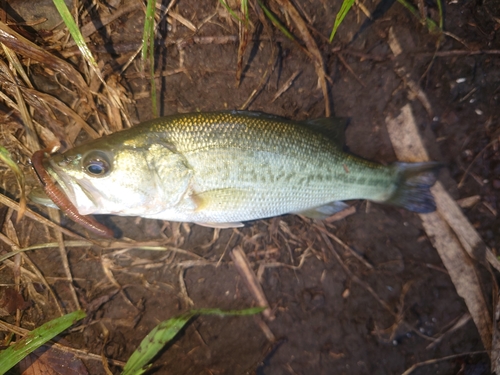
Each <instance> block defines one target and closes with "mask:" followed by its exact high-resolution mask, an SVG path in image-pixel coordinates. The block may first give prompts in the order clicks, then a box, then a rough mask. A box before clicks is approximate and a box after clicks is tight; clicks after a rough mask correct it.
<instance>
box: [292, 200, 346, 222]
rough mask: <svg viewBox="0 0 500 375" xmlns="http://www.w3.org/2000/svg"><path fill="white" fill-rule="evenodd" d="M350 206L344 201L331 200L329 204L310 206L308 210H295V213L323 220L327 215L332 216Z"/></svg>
mask: <svg viewBox="0 0 500 375" xmlns="http://www.w3.org/2000/svg"><path fill="white" fill-rule="evenodd" d="M348 207H349V205H347V204H345V203H344V202H340V201H334V202H330V203H328V204H325V205H323V206H319V207H313V208H310V209H308V210H304V211H299V212H293V213H294V214H297V215H302V216H305V217H308V218H310V219H319V220H323V219H326V218H327V217H330V216H332V215H333V214H335V213H337V212H340V211H342V210H345V209H346V208H348Z"/></svg>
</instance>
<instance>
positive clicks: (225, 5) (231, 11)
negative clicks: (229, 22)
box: [219, 0, 243, 22]
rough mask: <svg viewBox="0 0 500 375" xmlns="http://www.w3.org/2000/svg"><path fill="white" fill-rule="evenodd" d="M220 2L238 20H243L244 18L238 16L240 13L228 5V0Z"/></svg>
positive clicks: (220, 0)
mask: <svg viewBox="0 0 500 375" xmlns="http://www.w3.org/2000/svg"><path fill="white" fill-rule="evenodd" d="M219 3H221V4H222V6H223V7H224V8H226V10H227V12H228V13H229V14H230V15H231V16H232V17H233V18H234V19H235V20H236V21H238V22H243V20H242V19H241V18H240V17H238V15H237V14H236V13H234V11H233V10H232V9H231V8H230V7H229V5H227V3H226V1H225V0H219Z"/></svg>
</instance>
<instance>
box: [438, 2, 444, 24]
mask: <svg viewBox="0 0 500 375" xmlns="http://www.w3.org/2000/svg"><path fill="white" fill-rule="evenodd" d="M436 2H437V7H438V12H439V28H440V29H441V30H443V26H444V14H443V3H442V2H441V0H437V1H436Z"/></svg>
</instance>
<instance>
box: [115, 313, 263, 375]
mask: <svg viewBox="0 0 500 375" xmlns="http://www.w3.org/2000/svg"><path fill="white" fill-rule="evenodd" d="M263 310H264V308H263V307H255V308H251V309H244V310H231V311H224V310H221V309H199V310H191V311H188V312H186V313H184V314H182V315H179V316H177V317H174V318H171V319H168V320H165V321H163V322H161V323H160V324H158V325H157V326H156V327H155V328H153V330H151V332H149V333H148V335H147V336H146V337H145V338H144V339H143V340H142V342H141V344H140V345H139V347H138V348H137V349H136V350H135V351H134V353H132V355H131V356H130V358H129V359H128V361H127V364H126V365H125V367H124V369H123V372H122V375H139V374H143V373H144V372H145V371H146V368H145V367H146V366H147V365H148V363H149V362H150V361H151V360H152V359H153V358H154V357H155V356H156V355H157V354H158V352H159V351H160V350H161V349H162V348H163V347H164V346H165V345H166V344H168V342H169V341H170V340H172V339H173V338H174V337H175V336H176V335H177V334H178V333H179V331H180V330H181V329H182V328H183V327H184V326H185V325H186V324H187V323H188V322H189V321H190V320H191V319H192V318H193V317H194V316H196V315H219V316H236V315H254V314H258V313H260V312H262V311H263Z"/></svg>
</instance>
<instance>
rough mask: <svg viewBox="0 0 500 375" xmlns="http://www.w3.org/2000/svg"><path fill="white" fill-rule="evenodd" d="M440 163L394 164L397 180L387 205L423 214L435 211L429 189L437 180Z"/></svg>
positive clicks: (434, 203) (434, 204)
mask: <svg viewBox="0 0 500 375" xmlns="http://www.w3.org/2000/svg"><path fill="white" fill-rule="evenodd" d="M442 167H443V164H442V163H438V162H426V163H395V164H394V168H396V169H397V170H398V175H399V179H398V182H397V188H396V190H395V191H394V193H393V194H392V196H391V197H390V198H389V199H388V200H387V203H390V204H393V205H396V206H399V207H403V208H406V209H407V210H409V211H413V212H417V213H421V214H425V213H429V212H433V211H435V210H436V202H435V201H434V196H433V195H432V193H431V191H430V188H431V187H432V185H434V183H435V182H436V180H437V177H438V172H439V169H440V168H442Z"/></svg>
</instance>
